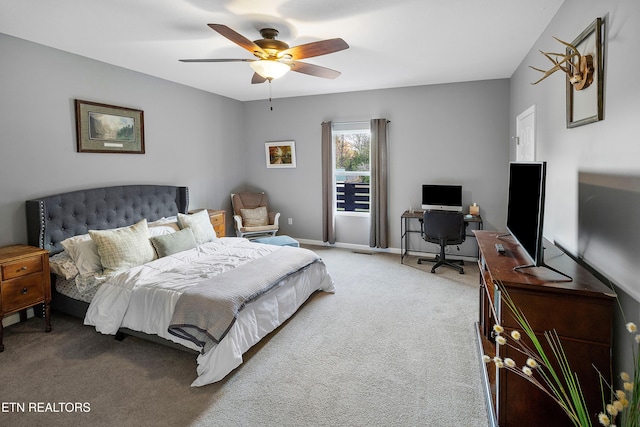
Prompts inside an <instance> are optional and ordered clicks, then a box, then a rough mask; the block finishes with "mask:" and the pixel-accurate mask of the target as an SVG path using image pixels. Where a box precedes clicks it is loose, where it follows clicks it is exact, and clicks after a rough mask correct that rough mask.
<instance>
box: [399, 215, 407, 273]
mask: <svg viewBox="0 0 640 427" xmlns="http://www.w3.org/2000/svg"><path fill="white" fill-rule="evenodd" d="M406 228H407V226H406V220H405V219H404V218H400V264H404V255H405V253H406V251H405V249H404V248H405V244H404V243H405V242H404V239H405V237H406V235H407V231H406Z"/></svg>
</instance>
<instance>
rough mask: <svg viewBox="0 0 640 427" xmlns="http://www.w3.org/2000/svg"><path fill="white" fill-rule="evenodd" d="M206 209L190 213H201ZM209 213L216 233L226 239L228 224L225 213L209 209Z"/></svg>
mask: <svg viewBox="0 0 640 427" xmlns="http://www.w3.org/2000/svg"><path fill="white" fill-rule="evenodd" d="M201 210H204V209H194V210H192V211H189V213H190V214H191V213H196V212H200V211H201ZM207 212H208V213H209V220H211V225H213V229H214V230H215V231H216V236H218V237H224V236H225V235H226V228H225V227H226V225H225V224H226V222H225V211H223V210H215V209H207Z"/></svg>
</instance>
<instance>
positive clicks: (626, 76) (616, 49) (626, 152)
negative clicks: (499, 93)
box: [510, 0, 640, 372]
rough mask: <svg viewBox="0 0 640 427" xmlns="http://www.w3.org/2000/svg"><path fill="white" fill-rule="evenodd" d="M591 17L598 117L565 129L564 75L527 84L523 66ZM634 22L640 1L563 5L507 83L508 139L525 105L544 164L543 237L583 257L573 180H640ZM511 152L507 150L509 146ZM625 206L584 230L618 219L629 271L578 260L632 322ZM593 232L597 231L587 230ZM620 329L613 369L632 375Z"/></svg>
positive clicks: (639, 29) (619, 327) (632, 222)
mask: <svg viewBox="0 0 640 427" xmlns="http://www.w3.org/2000/svg"><path fill="white" fill-rule="evenodd" d="M596 17H605V18H606V43H605V95H604V99H605V119H604V120H603V121H600V122H597V123H592V124H588V125H585V126H581V127H578V128H574V129H566V126H565V78H564V76H563V75H560V74H559V73H556V74H557V75H553V76H551V77H549V78H547V79H546V80H545V81H543V82H541V83H539V84H538V85H535V86H532V85H530V84H529V83H530V82H533V81H535V80H537V79H538V77H539V74H537V73H536V72H535V71H533V70H531V69H529V68H528V66H529V65H533V66H546V65H547V64H548V63H549V62H548V61H547V60H546V59H545V58H543V57H542V55H540V53H539V52H538V50H543V51H549V50H555V49H557V48H558V45H557V42H555V40H553V39H552V36H556V37H558V38H560V39H563V40H566V41H572V40H573V39H574V38H576V37H577V36H578V35H579V34H580V33H581V32H582V31H583V30H584V29H585V28H586V27H587V26H588V25H590V24H591V22H593V20H594V19H595V18H596ZM639 23H640V2H637V1H636V0H620V1H600V0H567V1H566V2H565V3H564V5H563V6H562V7H561V8H560V10H559V11H558V13H557V14H556V16H555V17H554V19H553V20H552V21H551V23H550V24H549V26H548V27H547V29H546V30H545V32H544V33H543V34H542V36H541V37H540V39H539V40H538V41H537V42H536V44H535V45H534V46H533V47H532V49H531V51H530V52H529V54H528V55H527V56H526V57H525V58H524V60H523V61H522V64H521V65H520V67H518V69H517V70H516V72H515V73H514V75H513V76H512V78H511V87H510V93H511V107H510V124H511V125H510V128H511V134H512V135H515V117H516V116H517V115H518V114H519V113H520V112H522V111H523V110H525V109H526V108H528V107H529V106H531V105H533V104H535V105H536V111H537V120H538V122H537V158H538V160H546V161H547V162H548V173H549V176H548V181H547V194H548V197H547V205H546V212H547V214H546V216H545V235H546V237H548V238H549V239H550V240H557V241H558V242H559V243H561V244H562V245H564V246H565V247H567V248H568V249H569V250H570V251H571V252H572V253H574V254H576V255H580V256H583V255H585V253H584V251H585V249H586V246H585V245H582V246H581V245H579V242H580V241H581V238H582V237H583V236H580V233H584V232H585V230H584V227H581V226H580V221H579V220H580V217H581V216H583V217H584V216H585V212H581V211H580V203H579V188H580V187H581V186H580V185H579V178H580V176H581V175H582V176H585V175H599V176H612V177H618V178H623V181H625V182H638V177H640V144H639V143H638V137H637V129H636V127H637V123H638V118H639V117H640V102H639V101H638V100H639V96H640V81H639V80H638V79H637V78H636V77H635V73H636V72H635V70H637V69H638V66H640V58H639V57H638V55H637V54H636V52H637V50H638V48H637V47H638V44H640V25H639ZM511 151H512V153H513V152H514V147H513V146H512V147H511ZM512 155H513V154H512ZM624 178H627V179H624ZM617 180H618V181H620V179H617ZM614 181H615V180H614ZM631 190H632V192H633V193H634V194H635V196H634V197H635V198H636V199H637V197H638V196H637V193H639V192H640V188H638V186H637V184H636V186H635V188H631ZM625 206H630V205H629V204H627V203H625V204H622V205H619V206H616V205H611V206H610V207H609V209H608V211H607V210H603V211H601V212H602V215H601V217H600V218H599V222H598V221H591V225H590V227H591V229H589V230H587V231H588V232H589V233H590V237H600V236H606V237H607V238H611V237H612V236H611V234H610V233H607V232H602V231H604V230H607V229H609V227H610V226H611V222H612V221H623V222H624V224H625V227H626V228H627V229H628V230H629V233H621V235H620V236H619V238H621V239H625V241H619V242H618V243H617V244H615V243H614V244H615V246H619V247H624V248H627V254H626V256H628V257H630V258H631V259H633V261H632V262H629V263H627V264H626V266H627V267H626V268H632V271H620V270H619V269H616V268H614V267H612V266H617V265H619V259H617V258H618V257H619V256H620V254H619V253H617V252H616V251H600V252H598V253H596V254H594V253H587V254H586V255H587V256H588V261H589V262H590V263H591V264H592V265H593V266H594V267H595V268H597V269H598V270H599V271H601V272H602V273H604V274H605V275H606V276H608V277H610V278H612V279H613V282H614V284H615V285H617V289H616V290H617V292H618V295H619V297H620V301H621V304H622V306H623V307H624V311H625V315H626V317H627V319H628V320H629V321H634V322H636V323H637V322H638V320H639V311H640V310H639V309H640V307H639V306H638V303H637V301H636V299H637V297H636V299H634V298H632V297H631V296H630V295H629V294H631V295H639V294H640V281H638V277H640V265H639V264H638V262H637V259H638V253H640V242H639V241H637V239H634V240H633V241H628V240H626V239H629V237H630V236H631V237H632V236H635V235H636V234H637V233H635V232H634V231H633V230H635V229H637V228H638V227H639V226H640V217H638V216H637V214H638V212H624V215H622V216H618V217H617V218H616V216H615V215H614V214H615V213H616V212H617V213H620V212H619V210H620V209H624V207H625ZM598 226H600V232H598V230H594V229H593V228H596V227H598ZM610 244H611V242H602V245H601V246H602V247H605V248H606V247H608V246H609V245H610ZM598 245H599V242H597V241H595V240H592V241H591V247H597V246H598ZM623 325H624V319H622V316H620V315H619V314H618V315H617V318H616V324H615V328H614V333H615V334H616V336H615V338H614V339H615V348H614V356H615V360H614V364H615V365H616V367H622V366H626V367H627V369H633V367H632V365H631V361H630V360H629V359H630V356H631V354H630V351H629V349H630V348H631V345H632V343H631V342H630V341H629V339H630V337H629V335H628V334H627V333H626V332H625V331H624V326H623ZM615 372H617V369H616V371H615ZM628 372H631V371H628Z"/></svg>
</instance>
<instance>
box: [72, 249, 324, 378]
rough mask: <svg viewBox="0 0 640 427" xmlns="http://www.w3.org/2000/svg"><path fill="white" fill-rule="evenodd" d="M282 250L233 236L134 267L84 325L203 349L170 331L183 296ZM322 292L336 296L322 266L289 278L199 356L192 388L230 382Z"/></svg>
mask: <svg viewBox="0 0 640 427" xmlns="http://www.w3.org/2000/svg"><path fill="white" fill-rule="evenodd" d="M279 249H280V247H279V246H273V245H264V244H258V243H252V242H250V241H248V240H246V239H243V238H236V237H227V238H222V239H217V240H216V241H214V242H210V243H206V244H203V245H200V246H199V247H197V248H195V249H191V250H189V251H184V252H180V253H177V254H174V255H171V256H168V257H164V258H160V259H157V260H155V261H152V262H150V263H147V264H144V265H142V266H138V267H134V268H132V269H130V270H127V271H125V272H122V273H120V274H118V275H116V276H114V277H113V278H111V279H110V280H108V281H107V282H105V283H104V284H102V285H101V287H100V289H99V290H98V292H97V293H96V295H95V297H94V298H93V300H92V302H91V304H90V306H89V309H88V311H87V314H86V317H85V321H84V323H85V324H87V325H92V326H95V328H96V330H97V331H98V332H101V333H104V334H115V333H116V332H117V331H118V329H119V328H121V327H125V328H129V329H132V330H135V331H140V332H144V333H146V334H155V335H158V336H160V337H162V338H165V339H168V340H170V341H173V342H176V343H178V344H181V345H183V346H185V347H188V348H191V349H194V350H200V348H199V347H197V346H196V345H195V344H194V343H192V342H190V341H187V340H183V339H181V338H178V337H176V336H174V335H172V334H170V333H169V332H168V330H167V329H168V327H169V324H170V322H171V318H172V316H173V310H174V307H175V304H176V302H177V301H178V298H180V295H181V294H182V293H183V292H184V290H185V289H188V288H189V287H191V286H194V285H195V284H197V283H200V282H201V281H202V277H203V276H205V275H216V274H220V273H222V272H224V271H227V270H229V269H232V268H236V267H238V266H240V265H242V264H244V263H247V262H250V261H251V260H253V259H257V258H259V257H262V256H264V255H266V254H268V253H270V252H273V251H276V250H279ZM316 290H323V291H326V292H334V291H335V289H334V286H333V280H332V279H331V277H330V276H329V274H328V273H327V271H326V268H325V266H324V264H323V263H321V262H320V263H314V264H312V265H311V266H309V267H307V268H305V269H304V270H302V271H300V272H299V273H297V274H294V275H291V276H289V277H287V278H286V279H284V280H283V281H282V284H281V285H280V286H278V287H276V289H274V290H273V291H271V292H268V293H266V294H264V295H262V296H261V297H259V298H258V299H256V300H254V301H252V302H251V303H249V304H247V305H246V306H245V307H244V308H243V309H242V310H241V311H240V313H239V314H238V317H237V320H236V322H235V323H234V325H233V327H232V328H231V330H230V331H229V333H228V334H227V335H226V336H225V338H224V339H223V340H222V341H221V342H220V343H219V344H218V345H217V346H215V347H214V348H213V349H212V350H210V351H207V352H206V353H204V354H200V355H199V356H198V368H197V373H198V378H197V379H196V380H195V381H194V382H193V383H192V386H201V385H205V384H209V383H212V382H215V381H219V380H221V379H222V378H224V377H225V376H226V375H227V374H228V373H229V372H231V371H232V370H233V369H235V368H236V367H238V366H239V365H240V364H241V363H242V354H243V353H245V352H246V351H247V350H248V349H249V348H250V347H251V346H253V345H254V344H255V343H257V342H258V341H260V339H262V338H263V337H264V336H265V335H267V334H268V333H269V332H271V331H273V330H274V329H275V328H277V327H278V326H279V325H280V324H282V323H283V322H284V321H285V320H287V319H288V318H289V317H291V315H293V313H295V312H296V310H297V309H298V308H299V307H300V306H301V305H302V304H303V303H304V302H305V301H306V300H307V299H308V298H309V296H310V295H311V294H312V293H313V292H315V291H316Z"/></svg>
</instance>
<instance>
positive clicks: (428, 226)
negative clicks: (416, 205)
mask: <svg viewBox="0 0 640 427" xmlns="http://www.w3.org/2000/svg"><path fill="white" fill-rule="evenodd" d="M421 234H422V238H423V239H424V240H426V241H427V242H430V243H437V244H439V245H440V255H436V257H435V258H434V259H426V258H420V259H418V264H422V261H429V262H435V263H436V264H435V265H434V266H433V268H431V272H432V273H435V272H436V268H438V267H440V266H441V265H446V266H449V267H451V268H454V269H456V270H458V272H459V273H460V274H464V268H462V265H464V261H460V260H457V261H453V260H452V261H448V260H447V259H446V257H445V247H446V246H449V245H459V244H461V243H462V242H464V241H465V239H466V237H467V235H466V224H465V223H464V215H463V214H462V212H449V211H439V210H428V211H425V212H424V216H423V221H422V227H421ZM458 250H460V248H458ZM455 263H458V264H455Z"/></svg>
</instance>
